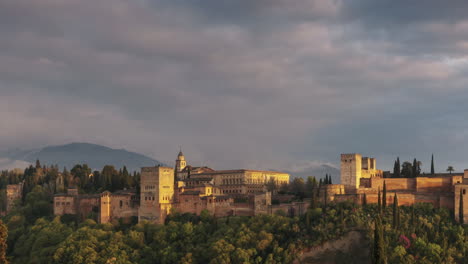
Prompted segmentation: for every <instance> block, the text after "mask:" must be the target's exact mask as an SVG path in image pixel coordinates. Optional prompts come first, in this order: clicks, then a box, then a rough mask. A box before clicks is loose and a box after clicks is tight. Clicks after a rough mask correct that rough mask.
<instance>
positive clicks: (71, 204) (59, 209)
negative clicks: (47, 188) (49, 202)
mask: <svg viewBox="0 0 468 264" xmlns="http://www.w3.org/2000/svg"><path fill="white" fill-rule="evenodd" d="M75 202H76V201H75V197H74V196H72V195H62V196H55V197H54V215H64V214H76V205H75Z"/></svg>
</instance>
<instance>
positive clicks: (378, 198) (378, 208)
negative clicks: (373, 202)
mask: <svg viewBox="0 0 468 264" xmlns="http://www.w3.org/2000/svg"><path fill="white" fill-rule="evenodd" d="M377 211H378V213H379V214H382V202H381V200H380V187H379V193H378V195H377Z"/></svg>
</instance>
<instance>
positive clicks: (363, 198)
mask: <svg viewBox="0 0 468 264" xmlns="http://www.w3.org/2000/svg"><path fill="white" fill-rule="evenodd" d="M366 205H367V195H366V193H364V196H363V197H362V206H366Z"/></svg>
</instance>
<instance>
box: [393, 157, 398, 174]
mask: <svg viewBox="0 0 468 264" xmlns="http://www.w3.org/2000/svg"><path fill="white" fill-rule="evenodd" d="M397 166H398V165H397V162H396V160H395V162H393V178H397V170H398V169H397Z"/></svg>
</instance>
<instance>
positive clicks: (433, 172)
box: [431, 154, 435, 175]
mask: <svg viewBox="0 0 468 264" xmlns="http://www.w3.org/2000/svg"><path fill="white" fill-rule="evenodd" d="M431 174H432V175H434V174H435V170H434V154H432V158H431Z"/></svg>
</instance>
